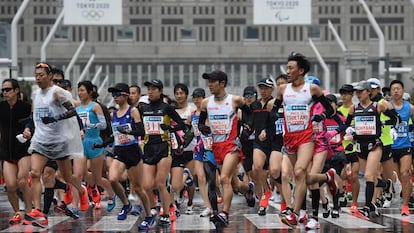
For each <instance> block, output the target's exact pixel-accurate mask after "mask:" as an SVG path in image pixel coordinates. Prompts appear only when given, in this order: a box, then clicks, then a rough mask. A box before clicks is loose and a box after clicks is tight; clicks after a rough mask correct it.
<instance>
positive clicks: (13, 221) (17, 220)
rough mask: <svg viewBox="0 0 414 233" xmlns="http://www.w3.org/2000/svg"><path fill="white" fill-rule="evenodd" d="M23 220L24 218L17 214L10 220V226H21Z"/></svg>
mask: <svg viewBox="0 0 414 233" xmlns="http://www.w3.org/2000/svg"><path fill="white" fill-rule="evenodd" d="M22 220H23V216H22V214H21V213H20V212H17V213H16V214H15V215H14V216H13V218H11V219H10V220H9V224H10V225H15V224H19V223H20V222H21V221H22Z"/></svg>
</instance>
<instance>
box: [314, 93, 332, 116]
mask: <svg viewBox="0 0 414 233" xmlns="http://www.w3.org/2000/svg"><path fill="white" fill-rule="evenodd" d="M316 102H319V103H321V104H322V106H323V107H324V108H325V112H324V114H325V116H326V117H328V118H331V117H332V116H333V114H334V113H335V110H334V109H333V108H332V105H331V104H330V103H329V101H328V100H327V99H326V97H325V96H324V95H321V96H319V97H317V98H316Z"/></svg>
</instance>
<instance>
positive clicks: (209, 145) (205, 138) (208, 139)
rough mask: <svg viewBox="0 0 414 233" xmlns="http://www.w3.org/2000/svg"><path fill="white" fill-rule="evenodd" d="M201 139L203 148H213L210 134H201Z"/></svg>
mask: <svg viewBox="0 0 414 233" xmlns="http://www.w3.org/2000/svg"><path fill="white" fill-rule="evenodd" d="M201 140H202V141H203V145H204V149H206V150H213V138H212V137H211V136H206V135H204V134H201Z"/></svg>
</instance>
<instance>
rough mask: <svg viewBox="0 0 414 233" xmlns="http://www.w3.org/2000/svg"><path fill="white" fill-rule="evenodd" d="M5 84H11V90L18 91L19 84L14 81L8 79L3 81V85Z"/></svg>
mask: <svg viewBox="0 0 414 233" xmlns="http://www.w3.org/2000/svg"><path fill="white" fill-rule="evenodd" d="M6 82H9V83H11V84H12V87H13V89H16V88H19V89H20V85H19V82H18V81H17V80H16V79H14V78H8V79H5V80H3V83H6Z"/></svg>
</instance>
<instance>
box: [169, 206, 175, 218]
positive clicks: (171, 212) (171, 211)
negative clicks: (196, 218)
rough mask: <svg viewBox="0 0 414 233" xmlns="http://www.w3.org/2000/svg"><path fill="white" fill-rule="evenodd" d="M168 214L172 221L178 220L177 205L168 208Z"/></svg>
mask: <svg viewBox="0 0 414 233" xmlns="http://www.w3.org/2000/svg"><path fill="white" fill-rule="evenodd" d="M168 214H169V216H170V221H171V222H174V221H175V220H177V215H176V214H175V207H174V206H171V207H170V209H169V210H168Z"/></svg>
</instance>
